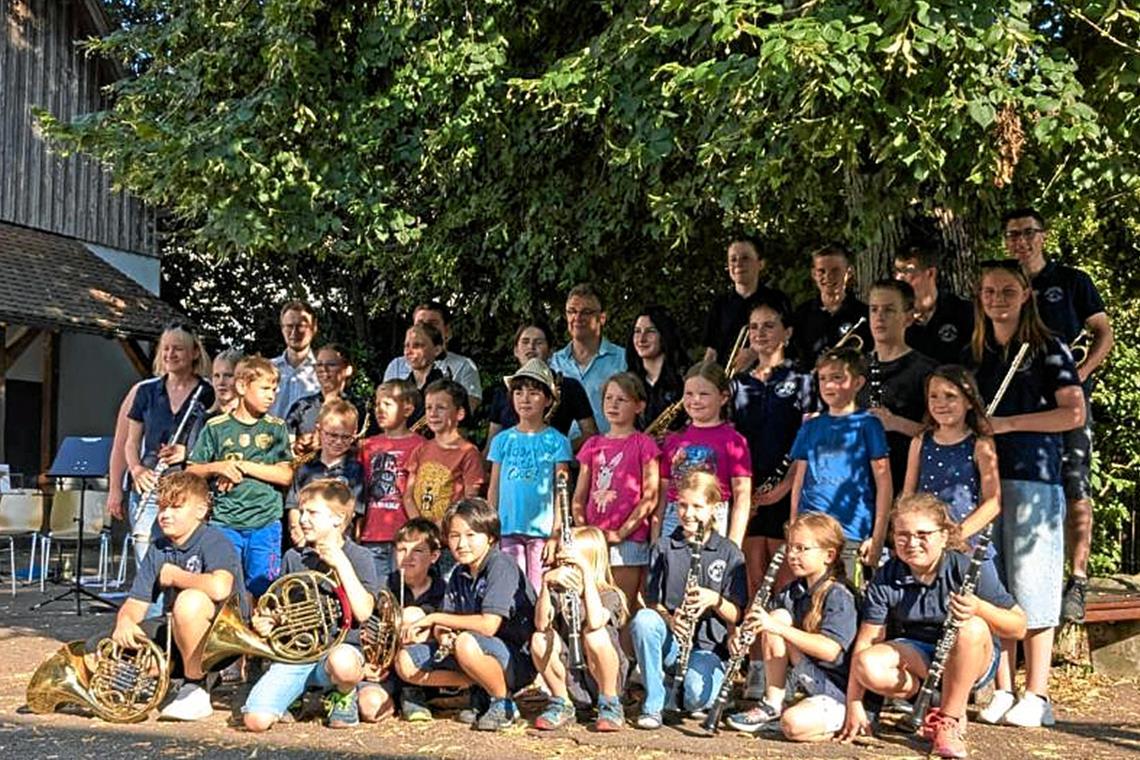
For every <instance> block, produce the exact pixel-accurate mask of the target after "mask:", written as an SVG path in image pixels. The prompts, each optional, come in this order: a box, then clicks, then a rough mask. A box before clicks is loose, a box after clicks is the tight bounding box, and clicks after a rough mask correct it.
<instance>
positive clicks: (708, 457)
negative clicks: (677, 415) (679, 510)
mask: <svg viewBox="0 0 1140 760" xmlns="http://www.w3.org/2000/svg"><path fill="white" fill-rule="evenodd" d="M690 470H704V471H705V472H711V473H714V474H716V477H717V480H719V481H720V489H721V493H722V494H723V495H724V500H725V501H726V502H729V503H730V504H731V503H732V479H733V478H750V477H752V460H751V458H750V457H749V455H748V442H747V441H746V440H744V436H742V435H741V434H740V433H738V432H736V429H735V428H733V427H732V425H730V424H728V423H727V422H722V423H720V424H719V425H714V426H712V427H696V426H695V425H689V426H688V427H687V428H685V429H684V430H682V431H681V432H680V433H675V434H673V435H670V436H667V437H666V438H665V449H664V452H663V454H662V456H661V479H662V480H665V479H668V480H669V493H668V497H667V498H668V501H669V503H673V502H675V501H676V500H677V482H678V481H680V480H681V478H682V477H684V475H685V473H687V472H689V471H690Z"/></svg>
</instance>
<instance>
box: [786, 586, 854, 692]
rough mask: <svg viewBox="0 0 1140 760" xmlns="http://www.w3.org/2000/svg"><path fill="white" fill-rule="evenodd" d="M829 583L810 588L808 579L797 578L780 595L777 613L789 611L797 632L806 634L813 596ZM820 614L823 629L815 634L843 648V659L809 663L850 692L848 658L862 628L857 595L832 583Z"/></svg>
mask: <svg viewBox="0 0 1140 760" xmlns="http://www.w3.org/2000/svg"><path fill="white" fill-rule="evenodd" d="M826 581H827V578H821V579H820V580H819V583H817V584H816V585H815V586H812V587H811V588H808V585H807V581H806V580H805V579H803V578H797V579H796V580H794V581H792V582H791V583H789V584H788V585H787V586H785V587H784V590H783V591H781V592H780V593H779V594H777V595H776V600H775V604H774V605H773V607H774V609H785V610H787V611H788V612H789V613H791V616H792V622H793V623H795V626H796V628H799V629H801V630H803V627H804V618H806V617H807V616H808V613H809V612H810V611H811V597H812V594H814V593H815V590H816V588H818V587H819V585H820V584H823V583H825V582H826ZM820 612H821V617H820V619H819V627H818V628H817V629H816V630H815V631H813V633H820V634H823V635H824V636H826V637H827V638H829V639H831V640H832V641H834V642H835V643H837V644H839V646H840V647H841V651H840V652H839V657H837V658H836V659H835V660H833V661H831V662H824V661H823V660H817V659H815V658H814V657H811V658H809V659H811V660H812V662H814V663H815V664H816V665H818V666H819V667H820V668H821V669H822V670H823V672H824V673H825V674H826V675H827V678H828V680H829V681H831V682H832V683H833V684H835V685H836V686H838V687H839V689H840V690H842V691H846V690H847V669H848V665H849V663H848V661H847V655H848V653H849V651H850V649H851V644H852V643H853V642H854V641H855V633H856V631H857V630H858V628H859V616H858V614H857V613H856V611H855V595H854V594H852V593H851V589H849V588H848V587H847V586H846V585H845V584H843V583H840V582H835V583H832V584H831V588H829V589H828V590H827V594H826V595H825V596H824V597H823V608H822V610H821V611H820ZM804 656H805V657H807V656H808V655H804Z"/></svg>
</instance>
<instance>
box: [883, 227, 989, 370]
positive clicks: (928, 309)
mask: <svg viewBox="0 0 1140 760" xmlns="http://www.w3.org/2000/svg"><path fill="white" fill-rule="evenodd" d="M895 279H897V280H901V281H903V282H905V283H906V284H907V285H910V286H911V287H912V288H913V289H914V321H913V322H912V323H911V324H910V325H909V326H908V327H907V328H906V344H907V345H908V346H910V347H911V348H913V349H914V350H916V351H921V352H922V353H924V354H926V355H927V356H929V357H930V358H931V359H934V360H935V361H936V362H938V363H939V364H957V363H958V362H959V360H960V358H961V356H962V350H963V349H964V348H965V347H966V344H968V343H969V342H970V336H971V335H972V334H973V332H974V305H973V304H972V303H970V302H969V301H967V300H966V299H964V298H959V297H958V296H956V295H954V294H953V293H951V292H950V291H949V290H943V289H941V288H939V287H938V254H937V252H935V251H934V250H933V249H932V248H929V247H920V246H911V247H910V248H907V249H906V250H904V251H903V252H902V253H900V254H898V255H897V256H895Z"/></svg>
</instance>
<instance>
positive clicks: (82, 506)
mask: <svg viewBox="0 0 1140 760" xmlns="http://www.w3.org/2000/svg"><path fill="white" fill-rule="evenodd" d="M113 440H114V439H113V438H111V437H110V436H104V437H102V438H84V437H82V436H70V437H68V438H65V439H63V443H61V444H60V445H59V451H57V452H56V455H55V461H54V462H52V464H51V469H50V470H48V472H47V474H48V476H50V477H53V478H79V516H78V517H77V518H76V520H77V521H78V523H79V538H78V540H77V541H76V549H75V577H74V580H73V582H72V584H71V588H69V589H68V590H67V591H64V592H63V593H62V594H59V595H58V596H54V597H52V598H51V599H45V600H44V601H42V602H39V603H38V604H36V605H34V606H33V607H32V610H33V611H34V610H38V609H39V608H40V607H43V606H45V605H48V604H51V603H52V602H58V601H62V600H64V599H67V598H68V597H70V596H74V597H75V614H76V615H77V616H82V615H83V609H82V607H80V602H82V601H83V597H85V596H86V597H90V598H91V599H92V600H94V601H96V602H100V603H102V604H106V605H109V606H111V607H114V606H115V605H114V604H113V603H111V602H109V601H107V600H106V599H104V598H103V597H101V596H99V595H98V594H96V593H95V592H93V591H88V590H87V589H85V588H84V587H83V521H84V518H85V516H86V512H87V479H88V478H102V477H106V475H107V471H108V469H109V468H110V464H111V444H112V442H113ZM48 559H50V558H47V557H45V562H44V566H45V568H46V566H47V560H48Z"/></svg>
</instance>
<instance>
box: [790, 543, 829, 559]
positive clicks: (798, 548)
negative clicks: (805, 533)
mask: <svg viewBox="0 0 1140 760" xmlns="http://www.w3.org/2000/svg"><path fill="white" fill-rule="evenodd" d="M822 548H823V547H822V546H804V545H803V544H792V545H791V546H789V547H788V556H789V557H795V556H797V555H799V554H803V553H804V552H810V551H811V550H813V549H822Z"/></svg>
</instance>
